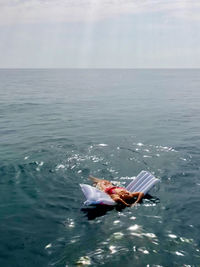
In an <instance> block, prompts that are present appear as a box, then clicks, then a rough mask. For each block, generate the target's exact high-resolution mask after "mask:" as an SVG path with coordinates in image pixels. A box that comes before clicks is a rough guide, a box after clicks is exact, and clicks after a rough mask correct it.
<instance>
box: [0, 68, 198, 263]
mask: <svg viewBox="0 0 200 267" xmlns="http://www.w3.org/2000/svg"><path fill="white" fill-rule="evenodd" d="M142 170H146V171H149V172H151V173H152V174H153V175H155V177H156V178H158V179H160V183H159V184H157V185H156V186H155V187H154V188H153V189H152V190H151V191H150V192H149V194H148V195H147V196H146V197H145V199H143V201H142V202H141V203H140V204H138V205H137V206H135V207H128V208H123V207H104V206H99V207H95V206H91V207H87V206H85V205H84V204H83V203H84V201H85V197H84V195H83V193H82V191H81V188H80V184H90V185H91V182H90V181H89V180H88V176H89V175H93V176H95V177H99V178H102V179H107V180H109V181H112V182H113V183H116V184H119V185H121V186H126V184H128V183H129V182H130V181H131V180H132V179H134V177H135V176H137V175H138V173H140V171H142ZM199 192H200V70H199V69H1V70H0V266H1V267H35V266H39V267H43V266H44V267H46V266H47V267H49V266H56V267H73V266H92V267H93V266H94V267H95V266H106V267H121V266H126V267H132V266H134V267H137V266H138V267H143V266H146V267H161V266H163V267H172V266H178V267H180V266H181V267H191V266H195V267H196V266H200V194H199Z"/></svg>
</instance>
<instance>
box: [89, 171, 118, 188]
mask: <svg viewBox="0 0 200 267" xmlns="http://www.w3.org/2000/svg"><path fill="white" fill-rule="evenodd" d="M89 179H90V180H91V181H92V182H93V184H94V185H95V186H97V188H99V189H100V190H102V191H104V190H105V189H106V188H107V187H110V186H113V185H112V183H111V182H109V181H107V180H103V179H99V178H96V177H93V176H91V175H90V176H89Z"/></svg>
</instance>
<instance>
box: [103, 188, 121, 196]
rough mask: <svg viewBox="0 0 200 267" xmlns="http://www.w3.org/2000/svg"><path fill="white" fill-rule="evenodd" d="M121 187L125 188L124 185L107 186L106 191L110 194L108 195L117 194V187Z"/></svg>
mask: <svg viewBox="0 0 200 267" xmlns="http://www.w3.org/2000/svg"><path fill="white" fill-rule="evenodd" d="M116 188H119V189H124V188H123V187H119V186H111V187H107V188H106V189H105V190H104V191H105V192H106V193H107V194H108V195H112V194H116V192H115V189H116Z"/></svg>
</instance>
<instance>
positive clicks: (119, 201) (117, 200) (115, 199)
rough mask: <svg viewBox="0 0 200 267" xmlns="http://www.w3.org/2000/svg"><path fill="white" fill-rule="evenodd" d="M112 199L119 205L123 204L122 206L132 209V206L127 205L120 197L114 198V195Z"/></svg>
mask: <svg viewBox="0 0 200 267" xmlns="http://www.w3.org/2000/svg"><path fill="white" fill-rule="evenodd" d="M111 197H112V199H113V200H114V201H115V202H117V203H122V204H124V205H125V206H126V207H130V206H131V205H130V204H128V203H126V202H125V201H124V200H123V199H121V198H120V197H119V196H114V195H112V196H111Z"/></svg>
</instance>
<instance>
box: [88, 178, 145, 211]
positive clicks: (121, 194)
mask: <svg viewBox="0 0 200 267" xmlns="http://www.w3.org/2000/svg"><path fill="white" fill-rule="evenodd" d="M89 179H90V180H92V182H93V184H94V185H95V186H96V187H97V188H98V189H99V190H101V191H103V192H105V193H107V194H108V195H109V196H110V197H111V198H112V199H113V200H114V201H115V202H117V203H121V204H124V205H125V206H127V207H130V206H134V205H136V204H137V203H138V202H139V201H140V200H141V199H142V198H143V197H144V194H143V193H142V192H134V193H131V192H129V191H127V190H126V188H124V187H118V186H114V185H113V184H112V183H111V182H109V181H107V180H103V179H99V178H96V177H93V176H89ZM134 197H137V200H136V201H135V202H134V203H133V204H129V203H127V202H126V201H127V200H128V201H131V200H133V198H134Z"/></svg>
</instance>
